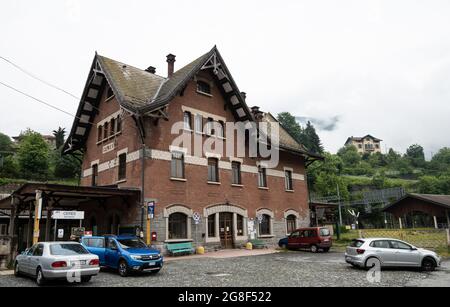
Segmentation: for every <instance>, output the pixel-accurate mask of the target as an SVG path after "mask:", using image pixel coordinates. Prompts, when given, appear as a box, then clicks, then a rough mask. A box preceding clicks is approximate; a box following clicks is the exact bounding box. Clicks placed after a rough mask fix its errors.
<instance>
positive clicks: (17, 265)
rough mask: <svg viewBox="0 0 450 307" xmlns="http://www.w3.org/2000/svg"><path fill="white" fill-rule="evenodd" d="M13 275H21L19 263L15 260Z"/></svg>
mask: <svg viewBox="0 0 450 307" xmlns="http://www.w3.org/2000/svg"><path fill="white" fill-rule="evenodd" d="M14 276H16V277H20V276H22V274H21V273H20V268H19V263H18V262H17V261H16V263H14Z"/></svg>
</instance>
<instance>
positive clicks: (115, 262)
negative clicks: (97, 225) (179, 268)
mask: <svg viewBox="0 0 450 307" xmlns="http://www.w3.org/2000/svg"><path fill="white" fill-rule="evenodd" d="M81 244H82V245H83V246H84V247H85V248H86V249H87V250H88V251H89V252H90V253H92V254H95V255H97V256H98V257H99V260H100V266H102V267H108V268H112V269H116V270H118V271H119V274H120V276H123V277H125V276H128V275H129V274H130V273H131V272H152V273H158V272H159V271H160V270H161V269H162V267H163V262H164V259H163V256H162V255H161V253H160V252H159V251H158V250H156V249H152V248H150V247H148V246H147V245H146V244H145V243H144V242H143V241H142V240H141V239H140V238H138V237H135V236H129V235H126V236H125V235H123V236H94V237H82V238H81Z"/></svg>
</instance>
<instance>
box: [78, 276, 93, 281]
mask: <svg viewBox="0 0 450 307" xmlns="http://www.w3.org/2000/svg"><path fill="white" fill-rule="evenodd" d="M91 279H92V276H82V277H81V282H90V281H91Z"/></svg>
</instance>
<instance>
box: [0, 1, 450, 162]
mask: <svg viewBox="0 0 450 307" xmlns="http://www.w3.org/2000/svg"><path fill="white" fill-rule="evenodd" d="M449 16H450V1H447V0H443V1H423V0H422V1H412V0H405V1H396V0H388V1H375V0H371V1H362V0H356V1H343V0H339V1H331V0H330V1H319V0H314V1H312V0H310V1H299V0H295V1H281V0H278V1H261V0H258V1H249V0H247V1H242V0H239V1H230V0H228V1H220V2H219V1H211V0H209V1H185V0H184V1H182V0H180V1H176V0H171V1H137V0H136V1H134V0H127V1H111V0H108V1H87V0H86V1H76V0H55V1H23V0H14V1H12V0H2V1H1V4H0V29H1V34H2V35H1V39H0V56H3V57H5V58H8V59H10V60H12V61H14V62H15V63H16V64H18V65H20V66H21V67H23V68H25V69H26V70H28V71H29V72H32V73H33V74H35V75H37V76H40V77H41V78H43V79H45V80H46V81H49V82H51V83H54V84H56V85H58V86H60V87H62V88H64V89H65V90H67V91H69V92H72V93H74V94H76V95H77V96H80V95H81V93H82V90H83V87H84V83H85V81H86V77H87V74H88V71H89V68H90V65H91V62H92V59H93V56H94V53H95V51H98V52H99V53H100V54H102V55H105V56H108V57H111V58H114V59H117V60H120V61H122V62H125V63H128V64H130V65H134V66H137V67H141V68H143V69H145V68H146V67H148V66H150V65H152V66H156V67H157V72H158V73H160V74H163V75H165V74H166V72H167V69H166V63H165V56H166V55H167V54H168V53H173V54H176V55H177V62H176V68H180V67H181V66H183V65H185V64H187V63H188V62H190V61H192V60H193V59H195V58H196V57H198V56H200V55H202V54H203V53H205V52H207V51H209V50H210V49H211V48H212V47H213V46H214V45H215V44H217V46H218V48H219V50H220V51H221V53H222V56H223V57H224V59H225V61H226V62H227V65H228V67H229V69H230V70H231V73H232V74H233V77H234V79H235V80H236V82H237V84H238V86H239V88H240V89H241V90H242V91H245V92H247V97H248V104H249V105H250V106H253V105H259V106H260V107H261V108H262V109H263V110H264V111H270V112H271V113H273V114H277V113H278V112H282V111H289V112H291V113H292V114H294V115H296V116H298V117H299V118H301V119H304V118H312V119H314V120H315V122H316V126H317V128H319V127H323V128H324V129H325V130H319V131H318V132H319V135H320V137H321V138H322V140H323V143H324V145H325V147H326V149H327V150H329V151H331V152H335V151H336V150H337V149H338V148H340V147H341V146H342V145H343V144H344V142H345V140H346V138H347V137H349V136H352V135H354V136H363V135H366V134H372V135H373V136H375V137H378V138H381V139H383V140H384V145H385V146H386V148H390V147H393V148H394V149H396V150H398V151H401V152H403V151H404V150H405V149H406V148H407V147H408V146H409V145H410V144H413V143H419V144H422V145H423V146H424V147H425V151H426V154H427V156H429V155H430V153H431V152H434V153H436V151H437V150H438V149H439V148H441V147H443V146H450V137H449V134H450V120H449V115H450V18H449ZM0 82H4V83H7V84H9V85H12V86H14V87H16V88H18V89H20V90H23V91H25V92H27V93H29V94H32V95H34V96H36V97H37V98H40V99H43V100H45V101H47V102H49V103H52V104H54V105H55V106H58V107H60V108H62V109H64V110H66V111H68V112H70V113H73V114H75V111H76V108H77V105H78V101H76V100H75V99H73V98H71V97H70V96H68V95H65V94H62V93H60V92H58V91H56V90H54V89H52V88H50V87H47V86H46V85H44V84H42V83H40V82H38V81H36V80H33V79H32V78H30V77H28V76H26V75H24V74H23V73H21V72H20V71H18V70H17V69H15V68H13V67H12V66H10V65H8V64H7V63H5V62H4V61H2V60H0ZM0 106H1V108H0V132H3V133H6V134H9V135H17V134H18V133H20V131H21V130H24V129H25V128H27V127H29V128H31V129H34V130H36V131H39V132H41V133H44V134H49V133H51V131H52V130H53V129H56V128H57V127H58V126H63V127H66V128H67V130H70V127H71V125H72V118H71V117H70V116H68V115H65V114H63V113H60V112H58V111H55V110H52V109H50V108H48V107H46V106H43V105H41V104H39V103H37V102H35V101H33V100H30V99H28V98H26V97H23V96H21V95H20V94H18V93H15V92H13V91H11V90H10V89H7V88H4V87H3V86H1V85H0ZM384 145H383V149H384V148H385V146H384Z"/></svg>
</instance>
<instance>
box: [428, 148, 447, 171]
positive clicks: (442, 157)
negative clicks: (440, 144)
mask: <svg viewBox="0 0 450 307" xmlns="http://www.w3.org/2000/svg"><path fill="white" fill-rule="evenodd" d="M429 166H430V167H429V168H430V171H431V172H433V173H436V174H439V173H446V172H450V148H448V147H444V148H442V149H441V150H439V152H438V153H437V154H435V155H434V156H433V158H432V159H431V161H430V165H429Z"/></svg>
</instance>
